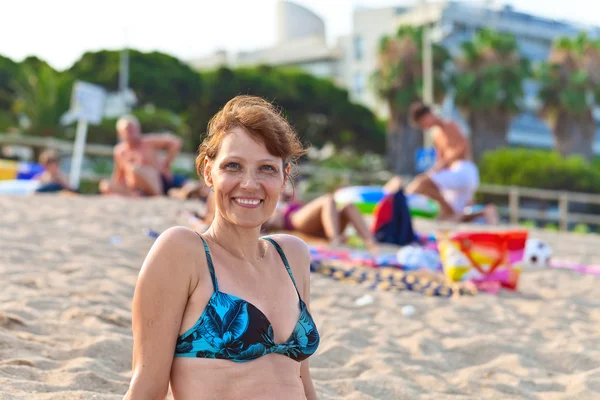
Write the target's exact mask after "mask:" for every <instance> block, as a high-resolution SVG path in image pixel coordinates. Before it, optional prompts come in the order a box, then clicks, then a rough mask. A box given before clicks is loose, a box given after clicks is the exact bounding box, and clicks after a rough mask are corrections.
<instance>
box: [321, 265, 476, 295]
mask: <svg viewBox="0 0 600 400" xmlns="http://www.w3.org/2000/svg"><path fill="white" fill-rule="evenodd" d="M310 269H311V272H313V273H318V274H321V275H325V276H327V277H330V278H332V279H335V280H337V281H340V282H344V283H354V284H365V285H368V287H369V288H370V289H376V290H383V291H401V290H408V291H412V292H417V293H421V294H424V295H426V296H438V297H456V296H463V295H474V294H476V293H477V289H476V288H475V286H473V285H469V284H468V283H467V284H465V283H445V282H440V281H439V280H436V279H430V278H428V277H423V276H417V275H414V273H411V272H405V271H402V270H400V269H398V268H393V267H380V268H372V267H368V266H362V265H357V264H354V263H353V262H349V261H341V260H326V259H322V260H319V261H317V260H313V261H312V262H311V264H310Z"/></svg>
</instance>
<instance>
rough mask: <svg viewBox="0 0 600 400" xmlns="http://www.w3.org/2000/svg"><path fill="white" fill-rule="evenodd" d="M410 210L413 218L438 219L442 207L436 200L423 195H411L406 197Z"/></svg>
mask: <svg viewBox="0 0 600 400" xmlns="http://www.w3.org/2000/svg"><path fill="white" fill-rule="evenodd" d="M406 200H407V202H408V208H409V209H410V213H411V215H412V216H413V217H422V218H437V216H438V215H439V213H440V206H439V205H438V203H436V202H435V201H434V200H432V199H430V198H429V197H426V196H423V195H421V194H416V193H413V194H409V195H407V196H406Z"/></svg>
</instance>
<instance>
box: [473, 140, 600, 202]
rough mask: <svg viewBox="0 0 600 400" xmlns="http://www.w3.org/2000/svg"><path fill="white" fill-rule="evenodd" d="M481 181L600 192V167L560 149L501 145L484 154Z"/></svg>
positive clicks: (480, 166)
mask: <svg viewBox="0 0 600 400" xmlns="http://www.w3.org/2000/svg"><path fill="white" fill-rule="evenodd" d="M479 172H480V174H481V181H482V182H483V183H490V184H496V185H509V186H523V187H531V188H538V189H549V190H566V191H572V192H587V193H600V170H598V169H596V168H594V167H593V165H590V164H588V163H587V162H586V161H585V160H584V159H583V158H581V157H577V156H573V157H568V158H564V157H562V156H560V155H559V154H558V153H556V152H549V151H544V150H530V149H501V150H496V151H492V152H488V153H486V154H484V156H483V157H482V160H481V162H480V165H479Z"/></svg>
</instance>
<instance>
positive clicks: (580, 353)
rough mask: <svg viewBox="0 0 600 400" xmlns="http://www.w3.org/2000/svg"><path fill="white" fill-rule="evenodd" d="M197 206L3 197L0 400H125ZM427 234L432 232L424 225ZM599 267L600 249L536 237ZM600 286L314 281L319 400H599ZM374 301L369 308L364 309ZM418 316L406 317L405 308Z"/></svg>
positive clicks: (591, 239) (542, 275) (574, 277)
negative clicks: (134, 330) (151, 253)
mask: <svg viewBox="0 0 600 400" xmlns="http://www.w3.org/2000/svg"><path fill="white" fill-rule="evenodd" d="M193 206H194V203H189V202H188V203H184V202H177V201H169V200H166V199H153V200H138V201H135V200H125V199H118V198H99V197H62V196H43V197H42V196H39V197H0V207H1V209H2V210H3V212H2V216H1V217H0V399H111V400H112V399H115V400H116V399H121V398H122V396H123V394H124V393H125V392H126V390H127V386H128V382H129V378H130V376H131V373H130V365H131V347H132V339H131V299H132V295H133V289H134V285H135V282H136V278H137V274H138V271H139V268H140V266H141V264H142V261H143V259H144V257H145V255H146V253H147V251H148V250H149V248H150V246H151V245H152V243H153V239H151V238H150V237H148V236H146V235H145V234H144V233H143V232H142V231H143V229H144V228H151V229H153V230H156V231H162V230H164V229H166V228H168V227H169V226H172V225H176V224H181V223H182V221H179V220H178V219H177V211H178V210H180V209H182V208H183V207H187V208H192V207H193ZM417 227H418V228H419V229H420V231H421V232H423V231H428V230H431V229H434V228H435V225H432V224H431V222H419V223H418V224H417ZM533 235H534V236H536V237H540V238H542V239H544V240H547V241H549V242H550V243H551V244H552V245H553V247H554V249H555V251H556V252H557V253H558V255H559V256H564V257H567V258H571V259H573V260H574V261H583V262H590V263H591V262H596V263H600V237H598V236H593V235H590V236H585V237H584V236H579V235H575V234H547V233H533ZM599 285H600V279H599V278H598V277H593V276H589V275H587V276H586V275H580V274H578V273H576V272H573V271H566V270H556V269H551V270H549V269H528V270H526V271H525V272H524V274H523V277H522V280H521V287H520V290H519V291H518V292H515V293H509V292H503V293H501V294H500V295H498V296H493V295H484V294H480V295H477V296H473V297H463V298H456V299H441V298H430V297H425V296H422V295H419V294H415V293H410V292H402V293H390V292H378V291H371V290H369V289H368V288H366V287H365V286H361V285H352V284H345V283H340V282H336V281H333V280H331V279H330V278H327V277H323V276H320V275H314V274H313V276H312V300H311V302H312V311H313V315H314V316H315V320H316V322H317V324H318V326H319V330H320V333H321V346H320V348H319V351H318V353H317V354H316V356H314V357H313V358H311V371H312V376H313V378H314V380H315V385H316V388H317V391H318V394H319V398H320V399H346V400H359V399H436V400H437V399H544V400H546V399H578V400H579V399H598V398H600V294H599V290H598V287H599ZM365 294H371V295H372V296H373V302H372V303H371V304H367V305H363V306H358V305H357V304H356V299H358V298H360V297H361V296H363V295H365ZM404 305H413V306H414V307H415V310H416V312H415V314H414V315H413V316H411V317H405V316H403V315H402V313H401V311H400V310H401V307H402V306H404Z"/></svg>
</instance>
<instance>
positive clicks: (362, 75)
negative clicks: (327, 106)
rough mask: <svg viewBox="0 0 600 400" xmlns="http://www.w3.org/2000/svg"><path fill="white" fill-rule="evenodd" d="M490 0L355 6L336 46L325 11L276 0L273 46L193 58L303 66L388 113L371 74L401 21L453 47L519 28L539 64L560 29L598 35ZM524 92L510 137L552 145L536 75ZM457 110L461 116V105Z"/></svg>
mask: <svg viewBox="0 0 600 400" xmlns="http://www.w3.org/2000/svg"><path fill="white" fill-rule="evenodd" d="M399 1H400V0H399ZM487 4H488V5H487V6H483V5H473V4H468V3H465V2H455V1H446V0H445V1H438V2H433V1H432V2H430V3H426V4H420V5H417V6H399V7H384V8H364V7H363V8H357V9H355V10H354V12H353V15H352V31H351V32H350V35H349V36H345V37H341V38H339V39H338V41H337V42H336V43H335V45H333V46H330V45H328V44H327V41H326V36H325V23H324V22H323V19H322V18H320V17H319V16H318V15H316V14H315V13H313V12H312V11H310V10H308V9H307V8H305V7H302V6H300V5H297V4H295V3H292V2H290V1H283V0H282V1H279V2H278V5H277V6H278V13H277V27H278V29H277V32H278V35H277V43H276V44H275V45H274V46H272V47H269V48H266V49H260V50H256V51H250V52H242V53H238V54H227V53H226V52H223V51H222V52H218V53H216V54H214V55H212V56H209V57H205V58H202V59H198V60H192V61H190V64H191V65H192V66H193V67H195V68H197V69H210V68H215V67H217V66H220V65H228V66H230V67H237V66H249V65H258V64H267V65H275V66H296V67H300V68H302V69H304V70H306V71H308V72H309V73H312V74H314V75H316V76H319V77H324V78H329V79H331V80H332V81H334V82H335V83H337V84H338V85H341V86H344V87H346V88H347V89H348V92H349V95H350V98H351V99H352V100H353V101H356V102H359V103H362V104H364V105H366V106H367V107H369V108H370V109H372V110H373V111H374V112H375V113H377V114H378V115H380V116H382V117H386V116H387V114H388V110H387V108H386V105H385V104H384V103H383V102H382V101H381V100H379V99H378V98H377V96H376V94H375V93H374V91H373V90H372V87H371V85H370V77H371V76H372V75H373V73H374V71H375V69H376V68H377V53H378V49H379V43H380V41H381V38H382V37H383V36H385V35H393V34H394V33H395V32H396V31H397V29H398V28H399V27H400V26H402V25H413V26H422V25H424V24H426V25H427V26H429V27H430V28H431V29H432V36H433V37H434V40H435V41H437V42H438V43H440V44H442V45H444V46H445V47H446V48H447V49H448V50H449V51H450V52H451V53H452V54H456V53H457V52H458V51H460V44H461V43H462V42H464V41H466V40H470V39H471V38H472V37H473V36H474V34H475V33H476V32H477V31H478V30H480V29H482V28H484V27H487V28H493V29H496V30H499V31H501V32H506V33H510V34H513V35H514V36H515V37H516V39H517V42H518V45H519V49H520V51H521V53H522V54H523V55H525V56H526V57H528V58H529V59H530V60H532V61H533V62H534V63H535V62H538V61H542V60H545V59H546V58H547V56H548V53H549V51H550V48H551V45H552V42H553V40H554V39H556V38H557V37H559V36H574V35H577V34H578V33H579V32H580V31H582V30H586V31H588V32H589V33H590V35H591V36H593V37H598V36H600V29H598V28H589V27H584V26H576V25H574V24H571V23H567V22H561V21H555V20H551V19H547V18H541V17H537V16H534V15H531V14H526V13H521V12H518V11H515V10H514V9H513V8H512V7H510V6H499V7H494V6H491V5H489V4H491V1H488V2H487ZM525 92H526V99H525V103H526V108H527V112H525V113H524V114H523V115H521V116H519V117H518V118H516V120H515V122H514V123H513V126H512V127H511V132H510V134H509V138H510V140H511V142H513V143H515V144H517V143H518V144H525V145H532V146H537V147H551V146H552V143H553V142H552V137H551V136H550V132H549V130H548V127H547V126H546V125H545V124H544V123H543V122H542V121H540V120H539V119H538V118H536V117H535V112H534V110H535V108H536V92H537V85H536V82H534V81H529V82H526V83H525ZM450 105H451V102H450ZM450 108H451V107H450ZM453 114H454V116H455V117H457V118H458V117H459V116H458V113H457V112H456V110H454V111H453ZM599 114H600V113H599ZM599 150H600V147H599Z"/></svg>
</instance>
